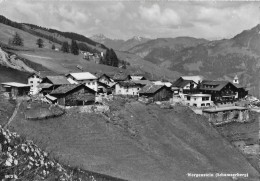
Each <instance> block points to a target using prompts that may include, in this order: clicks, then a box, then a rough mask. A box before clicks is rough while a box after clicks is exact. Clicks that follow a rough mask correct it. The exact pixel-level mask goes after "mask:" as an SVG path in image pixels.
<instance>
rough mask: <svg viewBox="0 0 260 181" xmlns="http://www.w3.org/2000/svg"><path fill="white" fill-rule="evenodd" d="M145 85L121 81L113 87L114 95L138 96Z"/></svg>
mask: <svg viewBox="0 0 260 181" xmlns="http://www.w3.org/2000/svg"><path fill="white" fill-rule="evenodd" d="M144 86H145V84H140V83H135V82H133V81H122V82H118V83H117V84H116V85H115V95H134V96H135V95H138V92H139V91H140V90H141V88H142V87H144Z"/></svg>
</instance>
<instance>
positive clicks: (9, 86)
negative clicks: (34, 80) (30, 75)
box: [1, 82, 30, 99]
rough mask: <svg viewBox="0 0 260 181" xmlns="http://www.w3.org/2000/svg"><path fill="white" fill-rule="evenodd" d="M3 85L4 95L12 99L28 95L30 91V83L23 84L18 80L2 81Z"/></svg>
mask: <svg viewBox="0 0 260 181" xmlns="http://www.w3.org/2000/svg"><path fill="white" fill-rule="evenodd" d="M1 86H2V88H1V89H2V91H3V92H4V95H6V96H7V97H9V98H10V99H16V98H17V97H22V96H27V95H28V94H29V92H30V85H28V84H22V83H18V82H5V83H1Z"/></svg>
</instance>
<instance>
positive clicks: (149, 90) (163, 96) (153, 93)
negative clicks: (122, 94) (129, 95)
mask: <svg viewBox="0 0 260 181" xmlns="http://www.w3.org/2000/svg"><path fill="white" fill-rule="evenodd" d="M138 95H139V97H145V98H148V99H152V101H168V100H170V99H171V98H172V90H171V88H169V87H167V86H165V85H154V84H148V85H146V86H144V87H143V88H142V89H141V90H140V91H139V92H138Z"/></svg>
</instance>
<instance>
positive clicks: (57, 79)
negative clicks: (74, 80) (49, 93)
mask: <svg viewBox="0 0 260 181" xmlns="http://www.w3.org/2000/svg"><path fill="white" fill-rule="evenodd" d="M45 79H48V80H49V81H50V82H51V83H52V84H54V85H63V84H70V82H69V81H68V80H67V78H66V77H64V76H47V77H46V78H45Z"/></svg>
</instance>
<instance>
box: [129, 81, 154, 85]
mask: <svg viewBox="0 0 260 181" xmlns="http://www.w3.org/2000/svg"><path fill="white" fill-rule="evenodd" d="M131 81H132V82H134V83H136V84H142V85H147V84H152V82H151V81H150V80H131Z"/></svg>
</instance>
